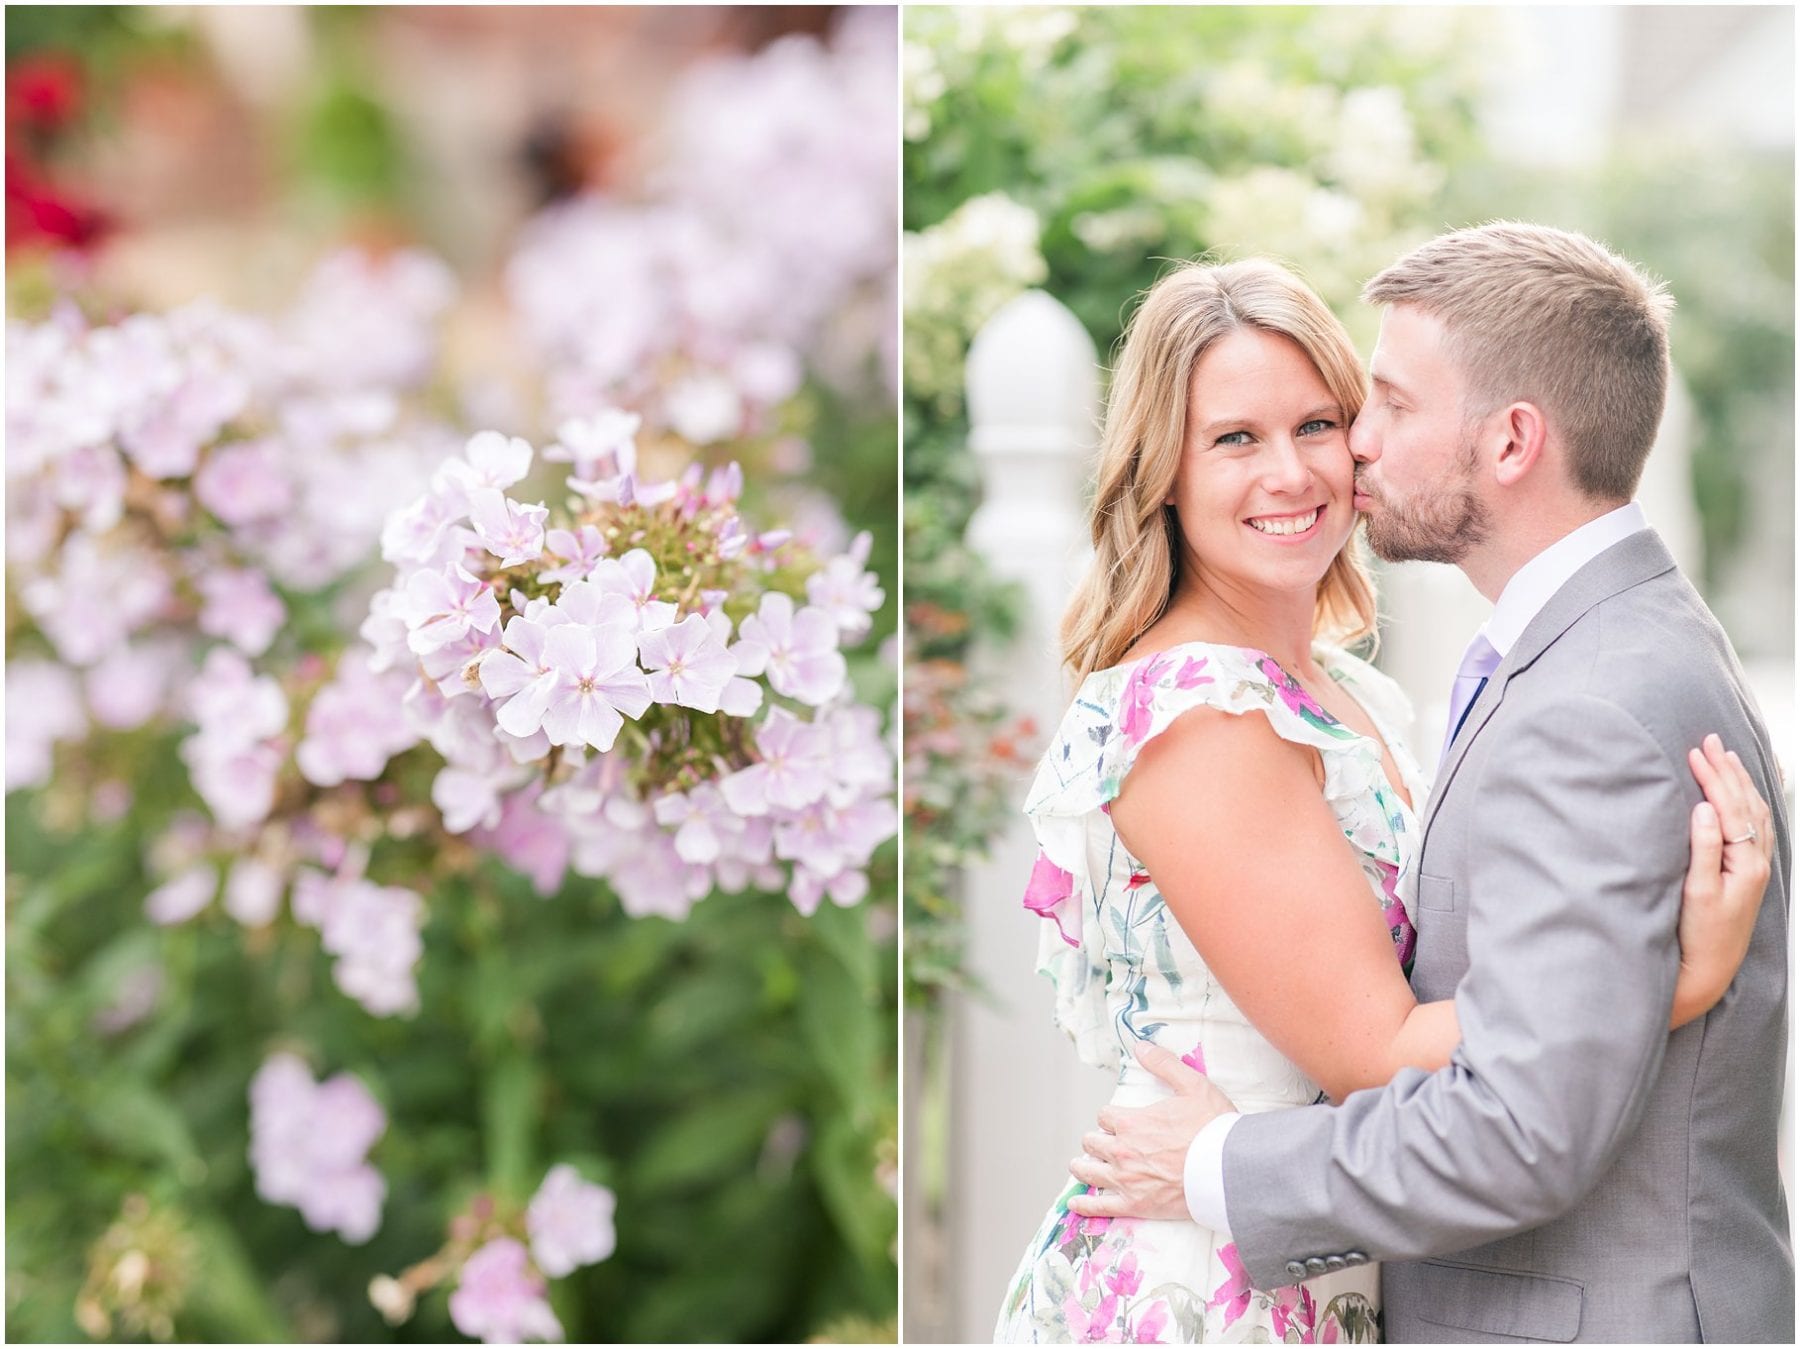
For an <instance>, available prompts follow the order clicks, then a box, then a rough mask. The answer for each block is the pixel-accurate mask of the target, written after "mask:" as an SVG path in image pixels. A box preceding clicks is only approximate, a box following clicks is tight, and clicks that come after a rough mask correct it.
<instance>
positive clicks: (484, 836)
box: [475, 742, 571, 898]
mask: <svg viewBox="0 0 1800 1349" xmlns="http://www.w3.org/2000/svg"><path fill="white" fill-rule="evenodd" d="M548 747H549V746H548V742H546V744H545V748H546V749H548ZM543 791H544V786H543V782H542V781H541V780H539V781H535V782H531V783H529V784H527V785H526V786H525V787H524V788H523V789H522V790H520V791H516V792H513V793H512V794H511V795H509V796H508V797H506V799H505V800H504V801H503V802H502V803H501V807H500V822H499V823H498V824H496V825H495V826H494V827H493V828H491V829H483V830H479V831H478V832H477V833H476V835H475V842H476V843H478V844H480V845H481V846H482V847H484V848H491V849H493V851H494V852H495V853H496V854H498V855H499V856H500V858H501V859H502V860H503V861H505V862H506V863H507V865H508V866H511V867H512V868H513V869H514V870H516V871H519V872H521V873H522V874H524V875H525V876H527V877H529V878H530V880H531V886H532V889H534V890H536V891H537V892H538V894H540V895H542V896H544V897H545V898H548V897H549V896H551V895H554V894H555V893H556V892H557V890H558V889H560V888H561V887H562V882H563V876H564V875H565V874H566V873H567V871H568V868H569V852H570V847H571V844H570V839H569V831H568V829H567V828H566V827H565V826H564V825H563V822H562V821H561V820H560V819H559V818H557V817H556V816H555V815H553V814H551V813H549V812H548V811H545V810H542V809H540V808H539V804H538V803H539V800H540V799H541V797H542V795H543Z"/></svg>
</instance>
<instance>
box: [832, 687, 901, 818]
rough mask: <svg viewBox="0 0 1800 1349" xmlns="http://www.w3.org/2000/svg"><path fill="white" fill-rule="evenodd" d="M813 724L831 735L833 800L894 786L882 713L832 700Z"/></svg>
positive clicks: (839, 802) (839, 801)
mask: <svg viewBox="0 0 1800 1349" xmlns="http://www.w3.org/2000/svg"><path fill="white" fill-rule="evenodd" d="M813 724H814V725H816V726H821V727H823V728H824V729H825V730H826V732H827V733H828V734H829V735H830V736H831V760H832V772H833V774H834V776H835V777H836V779H837V781H836V783H835V784H834V785H833V787H832V790H831V797H832V801H833V803H834V804H836V805H840V806H841V805H847V804H848V803H849V802H850V801H851V800H853V799H855V798H856V797H860V796H864V795H867V794H869V793H880V794H887V793H889V792H891V791H892V790H893V786H894V753H893V751H892V750H891V749H889V748H888V744H887V741H886V739H884V738H883V736H882V733H881V713H879V712H877V711H876V710H875V709H874V708H872V707H864V706H862V705H861V704H859V703H834V704H833V705H832V706H830V707H828V708H825V709H824V710H823V711H821V713H820V714H819V716H818V717H817V718H816V719H815V720H814V723H813Z"/></svg>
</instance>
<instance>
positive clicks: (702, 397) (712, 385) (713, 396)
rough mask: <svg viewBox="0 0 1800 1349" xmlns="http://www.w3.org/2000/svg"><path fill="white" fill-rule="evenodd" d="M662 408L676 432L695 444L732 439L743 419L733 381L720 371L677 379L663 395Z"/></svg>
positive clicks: (741, 402) (742, 406)
mask: <svg viewBox="0 0 1800 1349" xmlns="http://www.w3.org/2000/svg"><path fill="white" fill-rule="evenodd" d="M663 410H664V412H665V414H666V415H667V416H668V419H669V425H670V426H672V427H673V428H674V429H675V434H676V435H678V436H680V437H681V438H682V439H683V440H686V441H690V442H692V443H693V444H695V445H710V444H712V443H713V442H714V441H717V440H729V439H730V438H731V437H732V436H735V435H736V434H737V433H738V431H739V429H740V428H741V427H742V425H743V421H744V404H743V400H742V399H741V398H740V397H739V395H738V391H737V389H736V388H735V387H733V385H732V382H731V381H730V380H728V379H726V378H724V377H723V376H720V375H710V374H694V375H689V376H687V377H686V378H684V379H680V380H677V381H676V382H675V384H674V385H672V386H671V387H670V389H669V391H668V392H667V393H666V394H665V395H664V396H663Z"/></svg>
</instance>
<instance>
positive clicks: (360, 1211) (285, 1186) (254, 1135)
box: [250, 1053, 387, 1245]
mask: <svg viewBox="0 0 1800 1349" xmlns="http://www.w3.org/2000/svg"><path fill="white" fill-rule="evenodd" d="M386 1131H387V1112H386V1111H384V1110H383V1109H382V1108H381V1105H380V1103H379V1102H377V1101H376V1100H375V1098H374V1097H373V1096H372V1095H370V1094H369V1090H368V1088H367V1087H365V1086H363V1084H362V1083H361V1082H360V1081H358V1080H357V1079H356V1078H355V1077H352V1076H351V1075H350V1074H349V1073H338V1074H337V1075H336V1076H334V1077H331V1078H328V1079H327V1080H326V1081H324V1082H314V1080H313V1076H312V1072H311V1071H310V1070H309V1069H308V1068H307V1066H306V1065H305V1064H304V1063H303V1062H301V1060H300V1059H299V1058H297V1057H296V1056H295V1055H293V1054H286V1053H280V1054H272V1055H270V1056H269V1058H268V1059H266V1060H264V1062H263V1066H262V1067H261V1068H259V1069H258V1070H257V1073H256V1076H255V1077H253V1078H252V1079H251V1080H250V1166H251V1169H252V1170H253V1171H254V1172H255V1174H256V1193H257V1194H258V1195H259V1196H260V1197H261V1198H262V1199H263V1200H264V1202H266V1203H270V1204H286V1205H289V1206H291V1207H294V1208H297V1209H299V1210H300V1216H301V1217H302V1218H303V1219H305V1221H306V1225H307V1226H308V1227H310V1228H312V1229H313V1231H315V1232H328V1231H336V1232H338V1233H339V1234H340V1235H341V1236H342V1237H343V1238H344V1240H345V1241H347V1242H350V1243H351V1244H352V1245H360V1244H362V1243H363V1242H365V1241H367V1240H368V1239H369V1238H370V1237H372V1236H374V1235H375V1231H376V1229H377V1228H378V1227H380V1226H381V1205H382V1202H383V1200H384V1199H385V1198H386V1197H387V1185H386V1182H384V1181H383V1180H382V1178H381V1174H380V1172H378V1171H376V1170H375V1168H374V1167H372V1166H370V1165H369V1164H368V1162H367V1160H366V1157H367V1154H368V1151H369V1149H370V1148H371V1147H373V1146H374V1144H375V1142H376V1140H377V1139H379V1138H380V1137H381V1135H382V1134H383V1133H385V1132H386Z"/></svg>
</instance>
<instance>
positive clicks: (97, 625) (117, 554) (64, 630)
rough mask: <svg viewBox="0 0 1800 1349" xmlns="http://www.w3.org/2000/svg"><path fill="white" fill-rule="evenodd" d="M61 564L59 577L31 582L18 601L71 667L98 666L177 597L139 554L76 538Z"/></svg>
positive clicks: (159, 569) (164, 575)
mask: <svg viewBox="0 0 1800 1349" xmlns="http://www.w3.org/2000/svg"><path fill="white" fill-rule="evenodd" d="M60 560H61V567H60V570H59V572H58V574H56V575H54V576H37V577H33V578H31V579H30V580H28V581H26V582H25V583H24V584H23V585H22V586H21V587H20V589H19V595H20V598H21V599H22V600H23V601H24V604H25V608H26V609H27V611H29V612H30V614H31V616H32V617H33V618H34V619H36V620H37V624H38V627H39V628H41V629H42V630H43V633H44V636H46V637H47V638H49V639H50V644H51V645H52V646H54V647H55V648H56V654H57V655H59V656H61V657H62V658H63V660H65V661H67V662H68V663H69V664H71V665H92V664H94V663H95V662H96V661H98V660H99V659H100V658H101V657H102V656H104V655H105V654H106V653H107V652H108V651H110V650H112V648H113V647H115V646H117V645H118V644H119V643H120V642H122V641H124V640H125V639H126V637H128V636H129V635H130V634H131V633H133V632H135V631H136V630H137V629H138V628H140V627H142V626H144V625H145V624H146V623H148V622H150V621H151V620H152V619H155V618H158V617H160V616H161V615H162V613H163V610H164V608H165V607H166V606H167V604H168V602H169V600H170V598H171V596H172V595H173V593H174V591H173V587H172V586H171V584H170V582H169V575H168V572H167V571H166V570H165V569H164V567H163V565H162V563H161V562H160V561H159V559H158V558H157V556H156V555H155V554H153V553H150V552H147V551H145V550H143V549H140V548H136V547H132V546H115V545H113V544H111V543H110V542H109V543H108V544H106V545H103V544H102V543H101V542H100V541H99V540H98V539H96V538H94V537H93V536H92V535H90V534H83V533H79V532H78V533H75V534H71V535H70V536H69V537H68V539H67V540H66V541H65V542H64V543H63V545H62V550H61V559H60Z"/></svg>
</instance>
